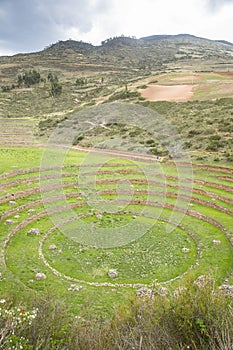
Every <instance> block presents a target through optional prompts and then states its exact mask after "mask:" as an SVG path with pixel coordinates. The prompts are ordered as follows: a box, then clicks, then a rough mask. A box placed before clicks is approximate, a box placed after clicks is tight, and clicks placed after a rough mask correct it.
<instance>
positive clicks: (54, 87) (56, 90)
mask: <svg viewBox="0 0 233 350" xmlns="http://www.w3.org/2000/svg"><path fill="white" fill-rule="evenodd" d="M50 93H51V95H52V96H53V97H55V96H59V95H61V93H62V85H61V84H60V83H59V82H58V81H52V82H51V87H50Z"/></svg>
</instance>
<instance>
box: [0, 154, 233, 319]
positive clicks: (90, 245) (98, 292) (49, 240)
mask: <svg viewBox="0 0 233 350" xmlns="http://www.w3.org/2000/svg"><path fill="white" fill-rule="evenodd" d="M42 154H43V150H42V149H39V148H37V149H36V148H34V149H32V148H31V149H30V148H20V149H17V148H11V149H7V148H3V149H1V169H2V173H1V192H0V202H1V236H0V244H1V245H0V246H1V251H0V254H1V256H0V258H1V266H0V272H1V273H2V277H3V279H2V281H1V282H0V283H1V295H2V296H4V295H7V294H8V293H12V290H14V294H15V295H16V296H17V298H19V299H26V298H27V297H30V296H31V295H34V294H35V293H44V292H46V293H52V294H55V296H56V298H58V299H62V300H63V301H65V302H66V303H67V307H68V308H69V309H70V310H71V311H73V312H77V311H78V312H79V313H80V314H82V315H86V314H87V313H94V314H98V315H107V314H108V315H109V314H111V313H112V312H113V310H114V308H115V307H116V306H117V305H121V304H122V303H124V302H125V301H126V299H127V298H129V297H130V295H132V294H135V292H136V290H137V289H138V288H140V286H147V287H151V286H152V284H153V283H158V284H159V285H160V284H161V285H166V287H167V288H168V289H169V290H170V292H171V293H172V292H173V291H174V289H176V288H177V287H178V286H180V285H182V283H183V282H184V279H187V278H191V279H193V280H194V279H196V278H197V277H198V276H200V275H212V276H213V277H214V278H215V280H216V283H217V284H218V285H220V284H221V283H223V281H224V280H225V279H226V278H228V280H229V283H232V282H233V278H232V267H233V250H232V242H233V231H232V214H233V205H232V204H233V168H232V167H230V166H228V165H226V166H223V165H222V166H219V167H217V166H216V165H214V166H204V165H198V164H194V165H193V170H194V182H193V191H192V193H191V192H190V187H189V186H188V187H187V186H185V185H183V186H182V185H181V186H180V185H179V182H178V177H177V175H178V174H177V169H176V168H175V166H174V165H173V164H172V163H165V164H163V163H160V165H159V167H160V171H157V172H156V171H155V172H154V173H153V172H151V173H150V175H148V174H147V175H145V173H144V172H143V170H142V169H144V168H145V162H144V163H141V162H138V161H134V160H130V159H129V160H127V159H125V158H124V159H122V158H120V157H116V156H113V157H112V159H111V161H106V159H105V157H103V156H101V155H96V157H97V160H96V163H95V164H89V165H87V164H86V165H85V164H84V163H82V161H83V159H84V158H85V153H84V152H77V151H70V152H69V153H68V156H67V157H66V159H65V163H64V167H63V169H62V180H61V184H60V185H59V184H58V182H57V178H58V175H57V174H58V171H57V169H55V170H54V169H47V170H46V169H44V170H43V171H42V170H40V162H41V157H42ZM97 163H98V165H97ZM80 164H81V166H79V165H80ZM148 166H151V165H150V164H148ZM161 169H162V174H161ZM186 185H187V184H186ZM46 186H47V187H46ZM45 187H46V188H47V190H46V191H47V192H46V191H44V188H45ZM41 188H42V193H41ZM61 189H62V193H63V194H64V195H65V199H64V198H62V197H61V191H60V190H61ZM93 193H94V197H93ZM46 196H47V197H46ZM42 197H43V200H42ZM46 209H47V210H50V211H51V212H50V215H48V214H47V212H46ZM177 217H178V219H179V223H178V224H176V220H177ZM173 221H174V222H173ZM32 228H37V229H39V235H35V234H31V233H29V231H30V229H32ZM95 235H97V236H95ZM101 235H105V236H104V237H105V238H104V239H105V240H104V241H101V239H100V238H101ZM121 240H123V242H124V244H123V245H120V244H118V243H119V242H121ZM101 242H102V243H101ZM103 242H104V243H103ZM106 242H107V243H106ZM114 242H116V244H115V243H114ZM108 243H109V246H108ZM101 244H102V246H101ZM104 245H105V246H104ZM52 247H53V248H52ZM111 269H116V270H117V272H118V277H117V278H114V279H112V278H110V277H109V276H108V271H109V270H111ZM39 272H41V273H44V274H45V275H46V279H45V280H43V281H38V280H36V279H35V275H36V274H37V273H39ZM72 285H73V286H72ZM73 289H77V290H73Z"/></svg>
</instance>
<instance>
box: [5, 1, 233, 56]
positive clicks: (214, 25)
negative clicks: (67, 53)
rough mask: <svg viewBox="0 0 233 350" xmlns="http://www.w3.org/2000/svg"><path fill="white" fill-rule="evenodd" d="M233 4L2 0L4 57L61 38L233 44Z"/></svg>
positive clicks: (217, 2) (224, 2) (96, 43)
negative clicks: (182, 37) (170, 37)
mask: <svg viewBox="0 0 233 350" xmlns="http://www.w3.org/2000/svg"><path fill="white" fill-rule="evenodd" d="M232 19H233V0H0V55H5V54H9V55H11V54H14V53H18V52H32V51H39V50H42V49H43V48H44V47H45V46H47V45H49V44H51V43H54V42H57V41H58V40H67V39H69V38H71V39H74V40H83V41H86V42H91V43H92V44H95V45H99V44H100V43H101V41H102V40H104V39H107V38H109V37H112V36H116V35H121V34H124V35H130V36H136V37H137V38H140V37H143V36H147V35H153V34H179V33H188V34H193V35H196V36H201V37H206V38H210V39H224V40H228V41H231V42H233V30H232V29H233V25H232V22H233V21H232Z"/></svg>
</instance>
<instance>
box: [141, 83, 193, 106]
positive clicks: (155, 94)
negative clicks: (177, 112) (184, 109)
mask: <svg viewBox="0 0 233 350" xmlns="http://www.w3.org/2000/svg"><path fill="white" fill-rule="evenodd" d="M194 86H195V85H151V86H148V87H147V88H146V89H141V90H139V92H140V93H141V95H142V96H143V97H144V98H145V99H146V100H148V101H173V102H185V101H188V100H190V99H191V98H192V97H193V92H192V89H193V87H194Z"/></svg>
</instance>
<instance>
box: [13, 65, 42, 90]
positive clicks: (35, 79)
mask: <svg viewBox="0 0 233 350" xmlns="http://www.w3.org/2000/svg"><path fill="white" fill-rule="evenodd" d="M39 82H40V73H39V72H37V71H36V70H35V69H33V70H30V71H28V72H26V73H24V75H22V74H19V75H18V85H19V86H22V84H25V85H26V86H27V87H30V86H31V85H34V84H38V83H39Z"/></svg>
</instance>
